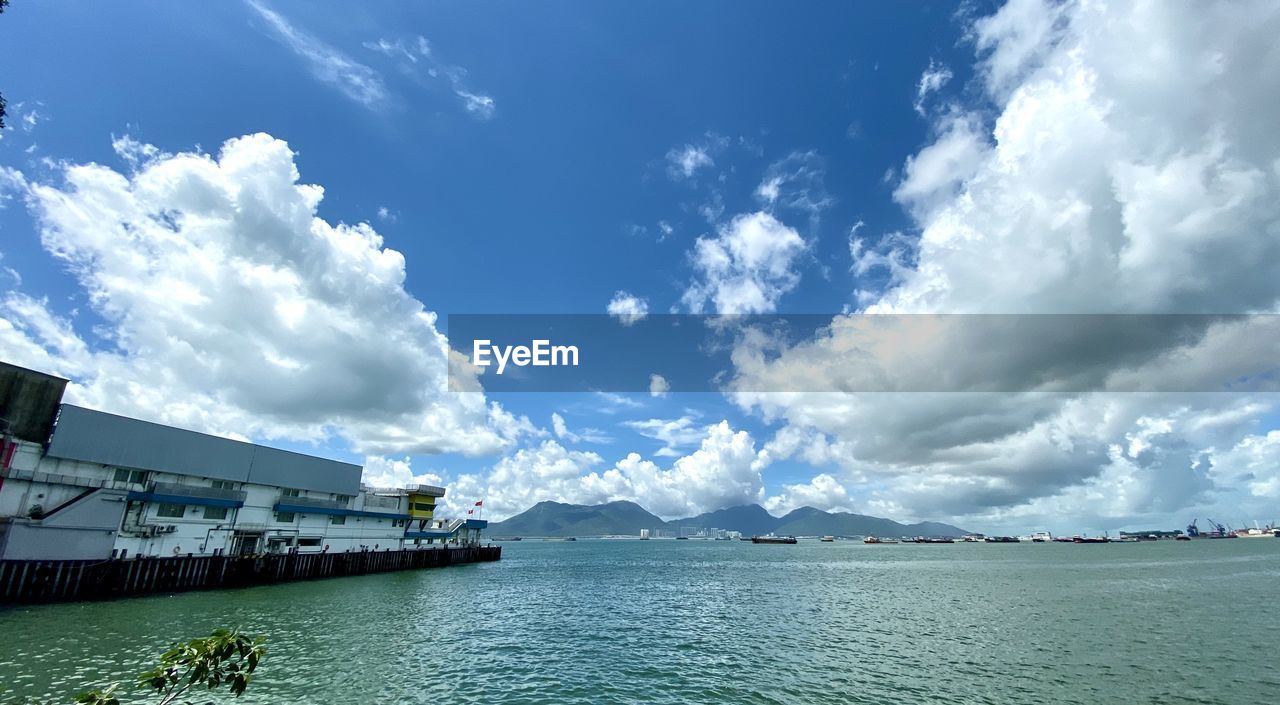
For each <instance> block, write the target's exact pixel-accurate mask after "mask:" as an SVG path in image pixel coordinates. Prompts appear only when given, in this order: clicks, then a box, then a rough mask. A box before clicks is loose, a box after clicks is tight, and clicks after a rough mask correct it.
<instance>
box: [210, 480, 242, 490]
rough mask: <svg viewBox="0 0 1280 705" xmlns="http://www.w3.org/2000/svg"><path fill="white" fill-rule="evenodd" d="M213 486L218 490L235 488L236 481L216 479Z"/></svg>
mask: <svg viewBox="0 0 1280 705" xmlns="http://www.w3.org/2000/svg"><path fill="white" fill-rule="evenodd" d="M213 488H214V489H217V490H234V489H235V488H236V483H234V482H232V481H230V480H214V481H213Z"/></svg>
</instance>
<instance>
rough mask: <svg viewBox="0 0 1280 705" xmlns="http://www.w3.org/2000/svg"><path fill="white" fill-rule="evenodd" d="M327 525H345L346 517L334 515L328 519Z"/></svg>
mask: <svg viewBox="0 0 1280 705" xmlns="http://www.w3.org/2000/svg"><path fill="white" fill-rule="evenodd" d="M329 523H330V524H345V523H347V517H346V516H345V515H342V514H334V515H333V516H331V517H329Z"/></svg>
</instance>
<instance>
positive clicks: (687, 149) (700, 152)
mask: <svg viewBox="0 0 1280 705" xmlns="http://www.w3.org/2000/svg"><path fill="white" fill-rule="evenodd" d="M667 165H668V166H667V173H668V174H670V175H671V178H672V179H687V178H690V177H691V176H693V175H694V174H695V173H696V172H697V171H698V170H699V169H702V168H705V167H710V166H714V165H715V160H714V159H712V158H711V154H710V153H709V152H708V149H707V148H706V147H701V146H695V145H692V144H686V145H685V146H683V147H679V148H675V149H672V150H671V151H669V152H667Z"/></svg>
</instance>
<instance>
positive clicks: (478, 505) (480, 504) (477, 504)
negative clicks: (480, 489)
mask: <svg viewBox="0 0 1280 705" xmlns="http://www.w3.org/2000/svg"><path fill="white" fill-rule="evenodd" d="M476 506H477V507H483V506H484V500H483V499H482V500H480V501H479V502H476Z"/></svg>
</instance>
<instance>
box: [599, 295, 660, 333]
mask: <svg viewBox="0 0 1280 705" xmlns="http://www.w3.org/2000/svg"><path fill="white" fill-rule="evenodd" d="M606 310H607V311H608V312H609V315H610V316H613V317H614V318H616V319H618V320H619V321H620V322H621V323H622V325H624V326H630V325H634V324H636V323H638V322H640V321H642V320H644V318H645V316H648V315H649V302H648V301H645V300H644V299H641V298H639V297H637V296H634V295H633V294H628V293H627V292H625V291H618V292H617V293H615V294H614V295H613V298H612V299H610V301H609V306H608V307H607V308H606Z"/></svg>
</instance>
